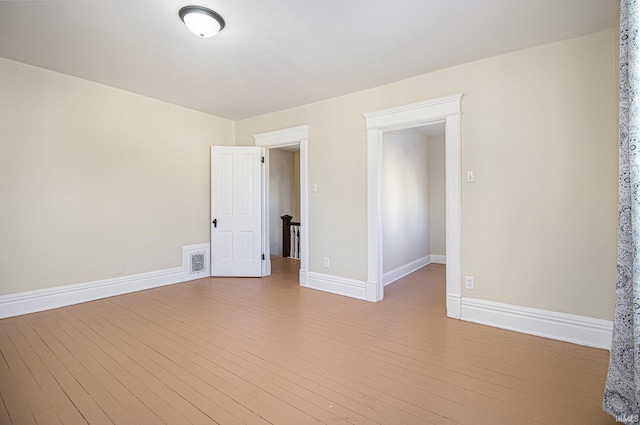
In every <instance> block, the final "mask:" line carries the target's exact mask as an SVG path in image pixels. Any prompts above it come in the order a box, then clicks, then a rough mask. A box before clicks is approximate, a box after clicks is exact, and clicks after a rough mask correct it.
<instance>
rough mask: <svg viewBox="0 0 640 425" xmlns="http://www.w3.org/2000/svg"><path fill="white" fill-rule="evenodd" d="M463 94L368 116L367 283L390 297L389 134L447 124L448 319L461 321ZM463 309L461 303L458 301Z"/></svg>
mask: <svg viewBox="0 0 640 425" xmlns="http://www.w3.org/2000/svg"><path fill="white" fill-rule="evenodd" d="M461 101H462V94H455V95H451V96H446V97H441V98H438V99H432V100H428V101H425V102H417V103H412V104H409V105H402V106H398V107H395V108H389V109H383V110H379V111H374V112H369V113H366V114H364V118H365V120H366V130H367V285H370V286H372V287H374V288H375V289H376V292H375V294H374V296H373V299H371V298H369V300H370V301H381V300H382V299H383V298H384V279H383V270H382V264H383V262H382V253H383V246H382V180H381V179H382V177H381V175H382V143H383V140H384V139H383V136H384V132H386V131H392V130H401V129H405V128H415V127H419V126H423V125H426V124H433V123H438V122H443V121H444V123H445V163H446V164H445V168H446V177H445V186H446V188H445V192H446V217H447V223H446V242H447V247H446V261H447V271H446V275H447V316H448V317H451V318H455V319H459V318H460V305H459V301H460V299H461V294H462V254H461V245H462V188H461V180H462V179H461V172H462V168H461V164H460V143H461V136H460V115H461ZM456 302H457V303H458V305H455V303H456Z"/></svg>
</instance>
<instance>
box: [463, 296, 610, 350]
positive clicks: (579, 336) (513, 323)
mask: <svg viewBox="0 0 640 425" xmlns="http://www.w3.org/2000/svg"><path fill="white" fill-rule="evenodd" d="M461 308H462V311H461V319H462V320H466V321H468V322H474V323H480V324H483V325H489V326H494V327H497V328H502V329H508V330H512V331H516V332H522V333H526V334H531V335H537V336H542V337H545V338H551V339H557V340H560V341H566V342H572V343H574V344H580V345H586V346H589V347H596V348H604V349H610V347H611V333H612V329H613V322H612V321H610V320H602V319H594V318H591V317H585V316H578V315H574V314H566V313H557V312H554V311H548V310H539V309H535V308H529V307H521V306H515V305H510V304H503V303H498V302H493V301H486V300H480V299H475V298H466V297H463V298H462V301H461Z"/></svg>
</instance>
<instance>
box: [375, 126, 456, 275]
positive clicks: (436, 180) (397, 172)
mask: <svg viewBox="0 0 640 425" xmlns="http://www.w3.org/2000/svg"><path fill="white" fill-rule="evenodd" d="M444 148H445V123H444V121H440V122H437V123H433V124H427V125H424V126H421V127H416V128H409V129H403V130H393V131H387V132H384V133H383V143H382V150H383V154H382V221H383V226H382V228H383V234H382V236H383V243H382V246H383V253H382V259H383V267H382V272H383V276H382V279H383V284H384V286H385V287H386V286H387V285H389V284H391V283H393V282H395V281H397V280H399V279H401V278H403V277H405V276H407V275H408V274H410V273H413V272H415V271H417V270H419V269H421V268H422V267H425V266H427V265H429V264H432V263H436V264H446V250H445V248H446V233H445V223H446V212H445V204H446V203H445V161H444V152H445V149H444Z"/></svg>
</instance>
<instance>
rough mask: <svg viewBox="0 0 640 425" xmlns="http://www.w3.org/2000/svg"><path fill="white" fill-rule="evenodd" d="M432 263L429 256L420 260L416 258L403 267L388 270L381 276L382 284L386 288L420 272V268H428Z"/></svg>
mask: <svg viewBox="0 0 640 425" xmlns="http://www.w3.org/2000/svg"><path fill="white" fill-rule="evenodd" d="M431 263H432V260H431V255H426V256H424V257H422V258H418V259H417V260H414V261H412V262H410V263H408V264H405V265H404V266H400V267H398V268H395V269H393V270H390V271H388V272H386V273H384V274H383V275H382V281H383V282H384V286H387V285H389V284H391V283H393V282H395V281H396V280H400V279H402V278H403V277H405V276H407V275H409V274H411V273H413V272H415V271H417V270H420V269H421V268H423V267H425V266H428V265H429V264H431Z"/></svg>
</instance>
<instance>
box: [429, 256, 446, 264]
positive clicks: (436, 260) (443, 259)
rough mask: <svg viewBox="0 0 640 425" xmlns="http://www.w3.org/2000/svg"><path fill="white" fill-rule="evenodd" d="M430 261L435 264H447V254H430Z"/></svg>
mask: <svg viewBox="0 0 640 425" xmlns="http://www.w3.org/2000/svg"><path fill="white" fill-rule="evenodd" d="M431 262H432V263H435V264H447V256H446V255H438V254H431Z"/></svg>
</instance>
